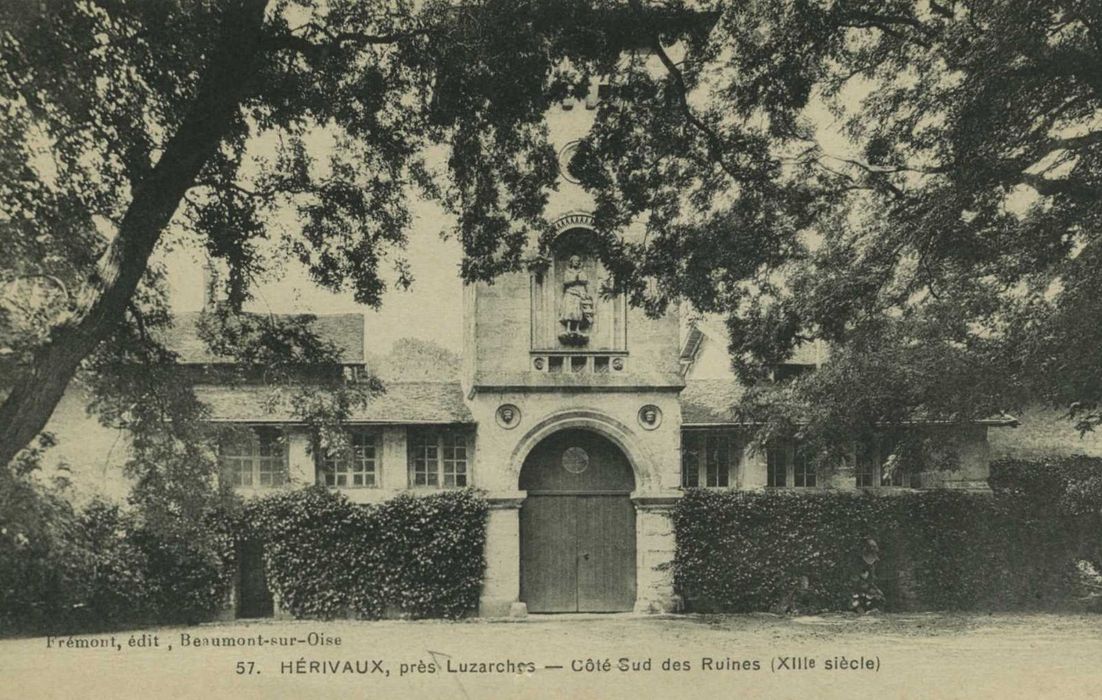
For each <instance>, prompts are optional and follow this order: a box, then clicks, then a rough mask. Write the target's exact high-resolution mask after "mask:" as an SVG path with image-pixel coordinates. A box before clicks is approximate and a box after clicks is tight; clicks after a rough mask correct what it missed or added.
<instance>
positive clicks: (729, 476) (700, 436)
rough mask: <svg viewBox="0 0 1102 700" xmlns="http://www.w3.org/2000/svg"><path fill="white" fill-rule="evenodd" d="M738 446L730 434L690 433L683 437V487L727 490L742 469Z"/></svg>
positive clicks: (709, 431)
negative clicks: (737, 472) (739, 465)
mask: <svg viewBox="0 0 1102 700" xmlns="http://www.w3.org/2000/svg"><path fill="white" fill-rule="evenodd" d="M738 459H739V452H738V444H737V441H736V439H735V436H734V435H733V434H732V433H730V432H729V431H721V430H687V431H685V432H683V433H682V434H681V486H682V487H684V488H697V487H701V486H704V487H707V488H727V487H729V486H730V485H731V484H732V483H733V481H734V480H735V475H736V470H737V468H738Z"/></svg>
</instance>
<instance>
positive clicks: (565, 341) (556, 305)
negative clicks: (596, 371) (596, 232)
mask: <svg viewBox="0 0 1102 700" xmlns="http://www.w3.org/2000/svg"><path fill="white" fill-rule="evenodd" d="M607 277H608V273H607V272H606V271H605V268H604V265H602V264H601V262H600V260H599V258H598V256H597V253H596V246H595V245H594V238H593V232H592V231H590V230H588V229H585V228H573V229H568V230H566V231H564V232H563V233H561V234H559V236H558V238H557V239H556V240H555V244H554V246H553V250H552V259H551V264H550V265H548V267H547V268H546V269H543V270H540V271H537V272H534V273H533V274H532V348H531V349H532V352H533V353H562V352H580V353H593V352H598V353H624V352H627V316H626V313H627V304H626V300H625V299H624V295H622V294H617V295H613V296H606V295H605V294H603V288H604V286H605V281H606V279H607Z"/></svg>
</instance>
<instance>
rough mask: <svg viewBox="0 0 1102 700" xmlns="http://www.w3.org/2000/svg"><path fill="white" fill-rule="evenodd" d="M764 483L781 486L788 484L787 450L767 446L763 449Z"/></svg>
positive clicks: (775, 486)
mask: <svg viewBox="0 0 1102 700" xmlns="http://www.w3.org/2000/svg"><path fill="white" fill-rule="evenodd" d="M765 485H766V486H769V487H772V488H782V487H784V486H787V485H788V450H787V448H785V447H767V448H766V450H765Z"/></svg>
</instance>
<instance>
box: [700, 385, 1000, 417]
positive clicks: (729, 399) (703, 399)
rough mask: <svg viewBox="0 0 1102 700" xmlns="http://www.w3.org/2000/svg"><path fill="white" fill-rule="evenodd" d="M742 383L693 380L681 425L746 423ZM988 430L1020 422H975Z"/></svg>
mask: <svg viewBox="0 0 1102 700" xmlns="http://www.w3.org/2000/svg"><path fill="white" fill-rule="evenodd" d="M744 390H745V389H744V387H743V385H742V384H740V383H739V382H738V380H736V379H690V380H688V381H686V382H685V389H684V390H683V391H682V392H681V424H682V425H683V426H687V427H692V426H707V425H738V424H740V423H745V421H740V420H739V419H738V418H737V416H736V415H735V410H734V407H735V405H736V404H737V403H738V401H739V399H740V398H742V394H743V391H744ZM972 422H973V423H974V424H976V425H985V426H988V427H1013V426H1017V425H1018V420H1017V419H1016V418H1015V417H1014V416H1011V415H1009V414H1006V413H1000V414H998V415H995V416H991V417H989V418H982V419H980V420H976V421H972ZM909 423H910V424H913V425H923V424H924V425H939V424H947V423H948V421H938V420H925V419H923V418H921V417H919V416H915V418H914V420H912V421H909Z"/></svg>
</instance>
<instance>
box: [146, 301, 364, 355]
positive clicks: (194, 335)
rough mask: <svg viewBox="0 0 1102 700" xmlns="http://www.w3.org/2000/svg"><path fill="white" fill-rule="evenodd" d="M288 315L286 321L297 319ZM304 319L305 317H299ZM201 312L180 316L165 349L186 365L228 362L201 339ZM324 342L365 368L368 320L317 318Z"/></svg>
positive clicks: (315, 322)
mask: <svg viewBox="0 0 1102 700" xmlns="http://www.w3.org/2000/svg"><path fill="white" fill-rule="evenodd" d="M295 317H296V316H295V315H290V314H288V315H286V316H285V318H295ZM298 317H299V318H301V316H298ZM198 322H199V312H198V311H190V312H184V313H178V314H176V315H175V317H174V318H173V325H172V328H170V329H168V330H167V331H166V332H165V336H164V342H165V345H166V346H167V347H168V348H169V349H170V350H172V351H174V352H175V353H177V354H178V355H179V356H180V362H182V363H184V364H209V363H217V362H226V361H227V359H228V358H225V357H220V356H218V355H214V354H212V353H211V352H210V350H209V349H207V345H206V343H204V342H203V341H202V339H200V338H199V333H198V329H197V324H198ZM311 327H312V328H313V330H314V332H315V333H317V334H318V337H319V338H321V339H322V340H327V341H329V342H331V343H333V344H334V345H336V346H337V348H338V349H339V350H340V353H341V361H342V362H344V363H345V364H361V363H363V361H364V319H363V315H361V314H327V315H315V316H314V320H313V322H312V324H311Z"/></svg>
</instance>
